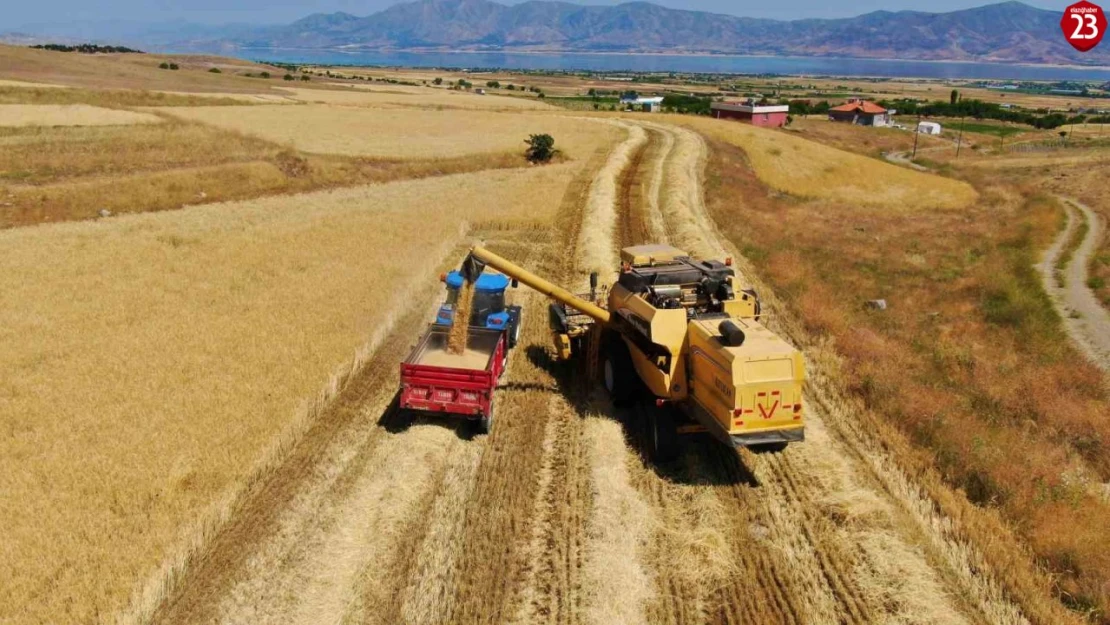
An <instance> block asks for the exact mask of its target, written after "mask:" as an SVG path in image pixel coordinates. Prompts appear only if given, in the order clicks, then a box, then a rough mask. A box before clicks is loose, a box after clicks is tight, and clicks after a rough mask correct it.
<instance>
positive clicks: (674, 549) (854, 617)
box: [620, 124, 975, 623]
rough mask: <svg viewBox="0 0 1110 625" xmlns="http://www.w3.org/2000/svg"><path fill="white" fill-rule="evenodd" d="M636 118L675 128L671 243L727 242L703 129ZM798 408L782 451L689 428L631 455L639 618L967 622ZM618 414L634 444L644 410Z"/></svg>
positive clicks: (885, 500)
mask: <svg viewBox="0 0 1110 625" xmlns="http://www.w3.org/2000/svg"><path fill="white" fill-rule="evenodd" d="M648 127H649V128H653V129H656V130H660V131H661V132H671V133H673V137H674V146H673V148H672V149H671V150H669V153H670V156H669V158H670V159H672V160H673V161H675V162H671V163H668V164H667V166H666V171H665V174H664V176H663V178H664V180H665V185H666V186H665V187H664V189H663V191H662V193H661V195H662V198H663V199H662V206H661V213H662V214H663V216H664V218H665V225H666V231H667V233H668V235H669V238H670V239H671V241H672V243H673V244H676V245H677V246H678V247H680V248H685V249H688V250H691V251H693V252H695V254H697V255H701V256H707V255H711V256H724V255H727V254H726V253H725V252H726V251H728V250H727V249H723V248H724V245H722V240H723V239H722V237H720V235H719V233H718V232H717V229H716V225H715V224H714V222H713V221H712V219H711V218H710V217H709V214H708V212H707V210H706V208H705V206H704V203H703V202H702V200H701V197H700V194H701V191H700V176H701V172H700V168H701V167H702V165H703V164H704V163H705V161H706V158H707V149H706V146H705V144H704V141H703V140H702V139H701V137H700V136H699V135H696V134H694V133H692V132H690V131H686V130H683V129H673V128H669V127H667V126H663V125H656V124H648ZM622 214H623V213H622ZM620 231H621V232H625V231H627V230H626V229H621V230H620ZM639 242H641V241H639V240H631V241H627V240H626V241H624V242H623V243H639ZM725 245H727V244H725ZM732 251H733V252H734V253H735V250H732ZM811 403H812V402H811ZM641 410H642V409H641ZM808 413H809V417H808V419H809V424H810V425H809V428H808V432H807V433H808V434H809V436H807V438H808V439H809V440H808V441H807V442H806V443H805V444H803V445H796V446H791V448H789V449H788V450H787V451H785V452H783V453H781V454H774V455H754V454H751V453H749V452H747V451H745V452H742V453H741V454H739V455H738V454H736V453H735V452H733V451H731V450H729V449H727V448H725V447H723V446H721V445H719V444H718V443H716V442H713V441H708V440H697V439H696V438H690V439H688V440H687V442H686V453H685V454H684V455H683V457H682V458H681V459H680V460H679V461H678V462H677V463H676V464H675V465H674V466H671V467H663V468H661V467H649V466H646V465H641V466H640V467H639V470H638V471H637V475H638V480H637V483H638V486H639V487H640V488H641V489H642V491H643V492H644V493H646V494H647V495H648V496H650V497H651V499H652V501H653V503H654V505H655V507H656V508H657V510H658V512H657V514H659V516H660V517H661V520H660V526H661V530H660V531H659V532H657V534H656V535H655V536H654V537H653V544H652V545H651V548H650V549H649V551H650V552H651V553H652V554H653V555H651V556H649V561H650V562H651V563H652V565H653V566H654V571H653V572H654V574H655V575H656V580H657V582H656V593H657V599H656V601H654V602H652V603H651V604H650V605H649V606H648V609H649V620H651V621H652V622H665V623H690V622H727V623H751V622H759V623H810V622H820V623H826V622H837V623H870V622H875V621H880V620H893V621H898V622H908V623H934V622H936V623H962V622H967V615H966V614H964V613H962V612H961V609H960V608H957V607H955V605H957V604H954V603H953V601H954V597H953V595H961V594H963V589H959V588H954V589H953V588H950V587H948V586H947V583H948V582H950V581H951V580H950V576H948V575H947V574H946V573H945V572H944V571H943V570H937V569H936V567H937V562H936V561H935V559H933V558H931V557H930V556H929V555H927V554H924V553H922V549H921V547H920V544H919V538H918V537H917V536H918V534H919V530H918V529H917V528H914V527H912V526H911V524H910V523H908V522H906V519H905V515H904V514H901V513H900V512H899V511H898V509H897V507H896V506H895V505H893V504H892V503H891V501H890V498H889V496H888V495H887V493H885V492H884V491H883V487H882V486H881V485H880V484H878V483H877V482H876V481H875V480H874V479H872V477H871V475H870V470H869V468H868V467H867V466H866V465H860V464H858V463H856V462H854V461H853V460H852V459H851V457H852V454H851V453H850V452H848V451H847V450H845V449H843V448H842V446H841V445H839V444H838V441H837V440H836V439H834V438H833V437H832V436H830V435H829V434H828V432H827V431H826V430H825V427H824V422H823V419H822V416H823V415H822V410H820V409H815V407H814V406H813V405H810V406H809V409H808ZM630 419H631V421H632V423H631V427H630V432H631V434H630V438H631V439H632V442H633V444H634V445H635V444H640V445H642V444H643V442H642V441H643V440H644V439H645V438H646V432H643V431H642V428H643V426H641V425H638V424H643V423H646V421H647V420H646V418H644V416H642V415H641V416H637V415H631V417H630ZM637 428H640V431H637ZM635 462H636V461H635V460H633V463H634V464H635ZM634 470H635V469H634ZM722 563H729V564H731V566H729V565H728V564H722ZM972 612H973V613H974V612H975V610H973V611H972ZM972 620H975V617H974V616H973V617H972Z"/></svg>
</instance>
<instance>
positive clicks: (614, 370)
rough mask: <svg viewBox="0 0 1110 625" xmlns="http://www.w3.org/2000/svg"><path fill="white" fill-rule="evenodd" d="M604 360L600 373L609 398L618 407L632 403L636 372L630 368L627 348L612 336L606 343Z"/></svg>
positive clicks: (621, 341) (630, 361)
mask: <svg viewBox="0 0 1110 625" xmlns="http://www.w3.org/2000/svg"><path fill="white" fill-rule="evenodd" d="M604 360H605V361H604V363H603V364H602V373H603V376H604V382H605V390H606V391H608V392H609V397H611V398H613V403H614V404H616V405H618V406H622V405H626V404H630V403H632V401H633V400H634V399H635V397H636V371H635V369H633V368H632V356H631V355H630V354H629V353H628V346H627V345H625V344H624V341H623V340H622V339H621V338H620V337H617V336H614V337H612V338H610V339H609V341H607V344H606V349H605V358H604Z"/></svg>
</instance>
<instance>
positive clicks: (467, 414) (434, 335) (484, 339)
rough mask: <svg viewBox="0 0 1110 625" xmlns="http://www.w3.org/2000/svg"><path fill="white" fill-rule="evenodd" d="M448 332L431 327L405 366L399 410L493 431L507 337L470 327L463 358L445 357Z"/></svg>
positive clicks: (402, 370) (457, 355)
mask: <svg viewBox="0 0 1110 625" xmlns="http://www.w3.org/2000/svg"><path fill="white" fill-rule="evenodd" d="M449 332H450V328H449V327H446V326H441V325H435V324H433V325H430V326H428V330H427V331H426V332H425V333H424V336H423V337H422V338H421V339H420V341H419V342H418V343H417V344H416V347H414V348H413V350H412V353H410V354H409V357H408V358H406V359H405V360H404V361H403V362H402V363H401V398H400V406H401V408H402V409H404V410H420V411H426V412H432V413H438V414H443V415H451V416H456V417H462V418H465V419H470V420H474V421H477V422H478V425H479V427H480V428H481V430H482V431H483V432H487V433H488V432H489V430H490V428H491V427H492V425H493V390H494V388H495V387H496V386H497V380H498V379H499V378H500V377H501V374H502V373H504V372H505V364H506V362H507V356H508V351H507V350H508V348H507V345H506V343H505V336H506V335H505V332H504V331H502V330H490V329H486V328H480V327H474V326H471V328H470V332H469V337H468V339H467V345H466V349H465V350H464V351H463V353H462V354H453V353H451V352H449V351H447V335H448V333H449Z"/></svg>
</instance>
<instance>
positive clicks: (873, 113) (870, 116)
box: [829, 99, 891, 126]
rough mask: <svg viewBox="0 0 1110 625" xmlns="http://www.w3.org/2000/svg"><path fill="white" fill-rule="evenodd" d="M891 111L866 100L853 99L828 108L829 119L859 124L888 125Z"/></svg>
mask: <svg viewBox="0 0 1110 625" xmlns="http://www.w3.org/2000/svg"><path fill="white" fill-rule="evenodd" d="M890 116H891V111H888V110H886V109H885V108H883V107H881V106H879V105H878V104H875V103H874V102H869V101H867V100H859V99H853V100H849V101H848V102H847V103H846V104H841V105H840V106H834V107H833V108H831V109H829V121H834V122H851V123H853V124H859V125H861V126H889V125H890Z"/></svg>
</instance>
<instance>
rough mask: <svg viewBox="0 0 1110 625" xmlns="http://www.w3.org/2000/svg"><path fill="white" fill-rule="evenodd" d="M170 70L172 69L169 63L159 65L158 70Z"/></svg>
mask: <svg viewBox="0 0 1110 625" xmlns="http://www.w3.org/2000/svg"><path fill="white" fill-rule="evenodd" d="M169 68H170V64H169V63H159V64H158V69H169Z"/></svg>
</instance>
